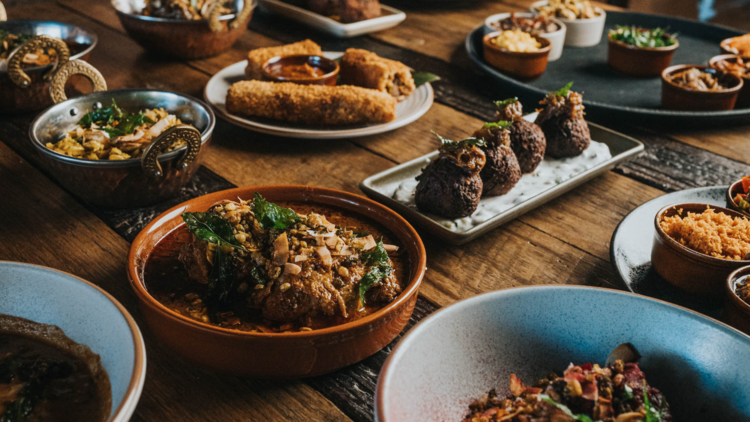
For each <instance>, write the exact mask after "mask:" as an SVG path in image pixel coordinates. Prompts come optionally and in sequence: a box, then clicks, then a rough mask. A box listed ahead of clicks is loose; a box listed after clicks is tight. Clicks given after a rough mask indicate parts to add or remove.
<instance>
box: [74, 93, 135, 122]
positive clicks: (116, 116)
mask: <svg viewBox="0 0 750 422" xmlns="http://www.w3.org/2000/svg"><path fill="white" fill-rule="evenodd" d="M123 117H125V113H124V112H123V111H122V109H120V107H118V106H117V103H115V100H114V99H112V105H111V106H109V107H107V108H100V109H97V110H92V111H90V112H88V113H86V114H85V115H84V116H83V117H82V118H81V120H79V121H78V124H79V125H81V126H83V127H85V128H89V127H91V124H92V123H96V125H97V126H101V127H103V126H111V125H112V124H113V123H114V122H115V120H120V119H122V118H123Z"/></svg>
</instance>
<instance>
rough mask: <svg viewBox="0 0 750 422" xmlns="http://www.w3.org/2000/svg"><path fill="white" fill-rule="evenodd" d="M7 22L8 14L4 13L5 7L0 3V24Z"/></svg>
mask: <svg viewBox="0 0 750 422" xmlns="http://www.w3.org/2000/svg"><path fill="white" fill-rule="evenodd" d="M7 20H8V13H7V12H6V11H5V6H3V2H1V1H0V22H5V21H7Z"/></svg>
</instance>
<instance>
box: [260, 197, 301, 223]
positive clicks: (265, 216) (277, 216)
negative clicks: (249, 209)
mask: <svg viewBox="0 0 750 422" xmlns="http://www.w3.org/2000/svg"><path fill="white" fill-rule="evenodd" d="M253 206H254V208H253V211H254V212H255V218H256V219H257V220H258V222H259V223H260V226H261V227H263V228H264V229H277V230H284V229H286V228H287V227H289V226H291V225H292V224H294V223H299V221H300V219H299V216H298V215H297V213H296V212H294V211H293V210H290V209H289V208H284V207H280V206H278V205H276V204H272V203H270V202H268V201H266V200H265V199H263V197H262V196H260V194H259V193H258V192H255V197H254V198H253Z"/></svg>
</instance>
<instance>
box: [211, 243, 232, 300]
mask: <svg viewBox="0 0 750 422" xmlns="http://www.w3.org/2000/svg"><path fill="white" fill-rule="evenodd" d="M213 261H214V263H213V266H212V267H211V273H210V274H209V276H208V298H207V299H208V300H207V301H206V303H207V304H208V305H209V306H212V307H217V308H218V309H221V308H223V307H225V306H226V305H227V304H229V303H230V302H232V296H233V292H236V291H237V287H236V286H235V284H236V280H237V278H236V277H235V276H234V265H233V264H232V257H231V256H230V255H229V254H228V253H227V252H225V251H224V248H222V247H221V246H219V247H217V248H216V252H215V253H214V260H213Z"/></svg>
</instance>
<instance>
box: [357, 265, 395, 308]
mask: <svg viewBox="0 0 750 422" xmlns="http://www.w3.org/2000/svg"><path fill="white" fill-rule="evenodd" d="M391 272H393V268H392V267H391V266H390V265H376V266H373V267H372V268H370V271H368V272H367V274H365V275H364V276H363V277H362V279H361V280H360V281H359V301H360V303H361V304H362V305H364V304H365V293H367V291H368V290H370V288H372V287H373V286H375V285H376V284H378V282H380V280H382V279H384V278H387V277H388V276H390V275H391Z"/></svg>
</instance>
